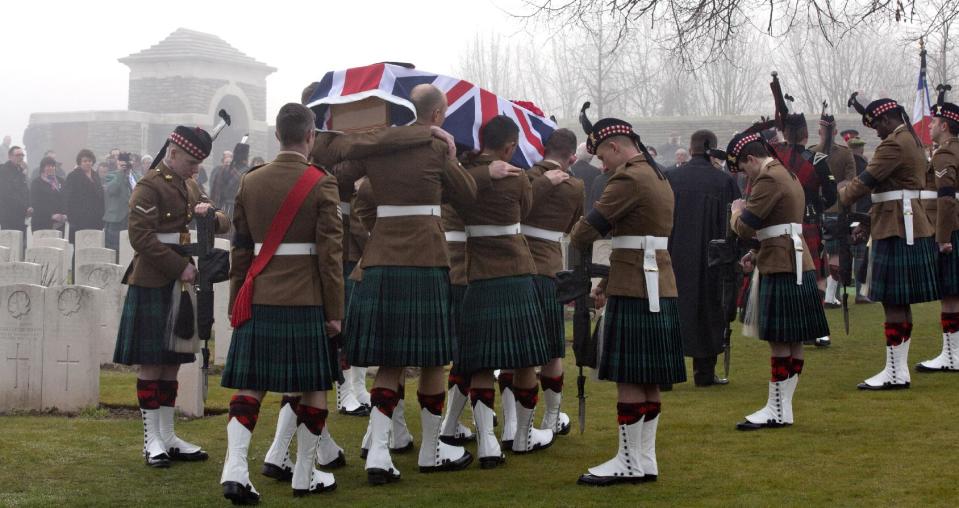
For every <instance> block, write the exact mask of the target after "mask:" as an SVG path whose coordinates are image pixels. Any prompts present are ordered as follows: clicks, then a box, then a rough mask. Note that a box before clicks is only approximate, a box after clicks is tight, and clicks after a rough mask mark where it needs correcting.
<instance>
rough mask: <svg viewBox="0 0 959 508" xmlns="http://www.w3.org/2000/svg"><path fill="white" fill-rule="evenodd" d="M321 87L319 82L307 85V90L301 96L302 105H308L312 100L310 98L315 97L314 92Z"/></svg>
mask: <svg viewBox="0 0 959 508" xmlns="http://www.w3.org/2000/svg"><path fill="white" fill-rule="evenodd" d="M319 87H320V82H319V81H314V82H312V83H310V84H309V85H306V88H304V89H303V92H302V93H301V94H300V104H304V105H305V104H306V103H307V101H309V100H310V97H313V92H315V91H316V89H317V88H319Z"/></svg>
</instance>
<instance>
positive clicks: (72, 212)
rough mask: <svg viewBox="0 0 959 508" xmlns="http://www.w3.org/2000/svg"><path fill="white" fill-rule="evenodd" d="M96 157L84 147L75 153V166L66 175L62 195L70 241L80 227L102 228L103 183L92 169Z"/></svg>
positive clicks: (71, 241)
mask: <svg viewBox="0 0 959 508" xmlns="http://www.w3.org/2000/svg"><path fill="white" fill-rule="evenodd" d="M96 161H97V158H96V156H94V155H93V152H91V151H90V150H87V149H86V148H84V149H83V150H80V153H78V154H77V167H76V169H74V170H73V171H71V172H70V174H69V175H67V182H66V185H64V187H63V189H64V195H65V197H66V203H67V215H68V216H69V217H70V243H73V237H74V235H76V232H77V231H80V230H81V229H103V212H104V206H105V205H104V201H103V185H102V184H101V183H100V175H98V174H97V172H96V171H94V170H93V165H94V164H95V163H96Z"/></svg>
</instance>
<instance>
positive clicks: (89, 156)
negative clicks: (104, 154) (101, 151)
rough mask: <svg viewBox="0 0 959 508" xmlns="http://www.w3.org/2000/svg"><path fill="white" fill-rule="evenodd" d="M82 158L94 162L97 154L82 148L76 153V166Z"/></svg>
mask: <svg viewBox="0 0 959 508" xmlns="http://www.w3.org/2000/svg"><path fill="white" fill-rule="evenodd" d="M83 159H90V161H92V162H96V161H97V156H96V155H93V151H92V150H90V149H89V148H84V149H83V150H80V151H79V152H78V153H77V166H79V165H80V161H81V160H83Z"/></svg>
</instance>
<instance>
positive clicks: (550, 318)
mask: <svg viewBox="0 0 959 508" xmlns="http://www.w3.org/2000/svg"><path fill="white" fill-rule="evenodd" d="M533 287H534V288H536V299H537V300H538V301H539V306H540V308H541V309H542V310H543V326H544V327H545V330H546V350H547V353H548V354H549V358H550V360H552V359H553V358H566V323H565V322H564V320H563V304H561V303H559V302H557V301H556V279H553V278H550V277H546V276H544V275H534V276H533Z"/></svg>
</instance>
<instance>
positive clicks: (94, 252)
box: [75, 247, 117, 268]
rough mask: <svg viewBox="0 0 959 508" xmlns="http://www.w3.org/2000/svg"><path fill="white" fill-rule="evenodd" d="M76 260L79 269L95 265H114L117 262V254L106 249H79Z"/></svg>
mask: <svg viewBox="0 0 959 508" xmlns="http://www.w3.org/2000/svg"><path fill="white" fill-rule="evenodd" d="M75 259H76V266H77V268H79V267H81V266H83V265H90V264H93V263H110V264H111V265H112V264H114V263H116V262H117V253H116V251H115V250H113V249H107V248H104V247H86V248H80V247H77V254H76V258H75Z"/></svg>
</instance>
